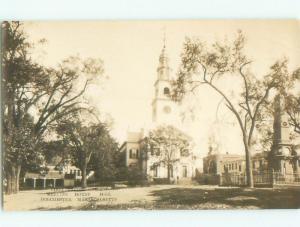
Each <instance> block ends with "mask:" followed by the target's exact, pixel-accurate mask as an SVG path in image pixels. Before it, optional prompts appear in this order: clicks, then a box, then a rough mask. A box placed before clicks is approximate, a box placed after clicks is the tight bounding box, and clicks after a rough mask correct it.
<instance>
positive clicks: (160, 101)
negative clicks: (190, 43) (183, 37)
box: [152, 42, 176, 124]
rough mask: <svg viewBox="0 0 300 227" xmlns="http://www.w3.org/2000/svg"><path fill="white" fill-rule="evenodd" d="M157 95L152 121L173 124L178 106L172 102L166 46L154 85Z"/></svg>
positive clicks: (153, 105) (154, 100)
mask: <svg viewBox="0 0 300 227" xmlns="http://www.w3.org/2000/svg"><path fill="white" fill-rule="evenodd" d="M154 88H155V95H154V99H153V102H152V121H153V123H155V124H171V123H172V122H173V121H174V116H175V115H176V114H175V109H176V104H175V103H174V102H173V101H172V100H171V97H170V92H171V78H170V67H169V58H168V56H167V51H166V45H165V42H164V46H163V48H162V51H161V54H160V56H159V63H158V67H157V79H156V81H155V84H154Z"/></svg>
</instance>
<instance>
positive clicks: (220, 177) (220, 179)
mask: <svg viewBox="0 0 300 227" xmlns="http://www.w3.org/2000/svg"><path fill="white" fill-rule="evenodd" d="M218 177H219V186H222V183H223V182H222V173H221V174H218Z"/></svg>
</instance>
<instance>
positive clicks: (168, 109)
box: [164, 106, 171, 114]
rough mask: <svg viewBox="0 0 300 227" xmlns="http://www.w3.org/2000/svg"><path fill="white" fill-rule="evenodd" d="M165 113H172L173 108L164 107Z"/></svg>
mask: <svg viewBox="0 0 300 227" xmlns="http://www.w3.org/2000/svg"><path fill="white" fill-rule="evenodd" d="M164 112H165V113H167V114H168V113H170V112H171V107H169V106H165V107H164Z"/></svg>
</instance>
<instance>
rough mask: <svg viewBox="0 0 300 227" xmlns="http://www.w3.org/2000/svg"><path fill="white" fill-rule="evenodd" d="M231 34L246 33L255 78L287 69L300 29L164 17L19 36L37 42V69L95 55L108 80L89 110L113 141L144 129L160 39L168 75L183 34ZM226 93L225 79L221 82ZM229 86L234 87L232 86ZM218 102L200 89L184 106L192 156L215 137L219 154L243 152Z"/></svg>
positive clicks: (299, 47)
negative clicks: (108, 123)
mask: <svg viewBox="0 0 300 227" xmlns="http://www.w3.org/2000/svg"><path fill="white" fill-rule="evenodd" d="M238 29H241V30H242V31H243V33H244V34H245V36H246V41H247V43H246V49H245V51H246V53H247V55H248V56H249V58H250V59H252V60H253V65H252V70H253V71H254V72H255V73H256V74H257V75H264V74H265V73H267V70H268V67H269V66H270V65H271V64H272V63H274V62H275V61H276V60H278V59H282V58H283V56H287V57H288V59H289V60H290V68H291V69H293V68H295V67H296V66H297V64H298V65H299V62H300V61H299V59H300V42H299V40H300V26H299V21H296V20H171V21H159V20H152V21H151V20H148V21H135V20H132V21H72V22H53V21H52V22H46V21H43V22H26V23H25V31H26V32H27V34H28V37H29V39H30V40H32V41H37V40H39V39H41V38H45V39H46V40H47V43H46V44H45V45H43V46H42V47H37V48H36V50H35V52H34V54H33V56H34V57H35V58H36V59H37V60H38V61H39V62H41V63H42V64H45V65H47V66H56V65H57V64H58V63H59V62H60V61H61V60H63V59H64V58H66V57H68V56H70V55H79V56H80V57H82V58H84V57H93V58H100V59H102V60H103V62H104V71H105V72H104V73H105V76H107V77H108V78H109V79H108V80H106V81H105V82H104V84H103V85H101V86H93V87H92V88H91V89H90V90H89V91H88V93H87V96H88V98H89V99H90V102H91V104H92V105H94V106H96V107H97V108H98V109H99V111H100V112H101V113H102V114H109V115H110V116H111V117H112V119H113V121H114V124H113V128H112V135H113V136H114V137H115V138H116V139H117V140H118V141H119V142H120V143H122V142H124V140H125V139H126V132H127V131H138V130H140V129H141V128H145V127H147V126H148V125H149V124H150V122H151V119H152V116H151V113H152V109H151V102H152V100H153V97H154V82H155V80H156V78H157V73H156V69H157V66H158V58H159V55H160V52H161V50H162V47H163V40H164V34H165V36H166V49H167V54H168V57H169V59H170V67H171V69H172V71H171V75H172V76H173V77H175V76H176V72H177V71H178V68H179V65H180V53H181V51H182V46H183V42H184V40H185V37H193V38H199V39H201V40H203V41H205V42H207V43H208V44H209V43H211V42H213V41H215V40H219V41H221V40H224V39H225V38H227V39H228V40H231V39H232V38H233V37H234V34H235V33H236V31H237V30H238ZM222 86H223V87H224V89H226V88H230V87H231V86H232V84H231V83H230V82H228V83H224V84H222ZM235 86H237V85H235ZM219 102H220V97H219V96H218V95H217V94H215V93H214V92H213V91H212V90H210V89H207V88H203V89H201V91H200V92H199V93H198V96H197V97H195V98H193V99H192V100H191V101H190V102H189V105H188V108H189V107H194V108H195V116H196V117H195V119H194V121H192V120H188V121H187V122H186V123H185V127H186V128H187V129H188V133H189V134H190V135H191V136H192V137H193V139H194V142H195V144H196V148H195V149H196V150H197V151H196V152H197V153H198V154H199V156H202V157H203V156H204V155H206V154H207V152H208V138H209V137H210V136H211V135H215V137H216V140H217V141H218V142H219V143H220V146H221V153H225V152H229V153H243V152H244V151H243V147H242V144H241V140H240V136H241V135H240V131H239V128H238V126H237V124H236V122H235V120H234V119H233V118H232V116H231V114H230V113H229V112H228V111H227V110H226V109H225V108H224V106H223V107H222V106H221V107H220V110H219V112H218V114H216V109H217V105H218V103H219Z"/></svg>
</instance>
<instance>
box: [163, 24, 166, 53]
mask: <svg viewBox="0 0 300 227" xmlns="http://www.w3.org/2000/svg"><path fill="white" fill-rule="evenodd" d="M163 31H164V39H163V41H164V48H166V27H165V26H164V27H163Z"/></svg>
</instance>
